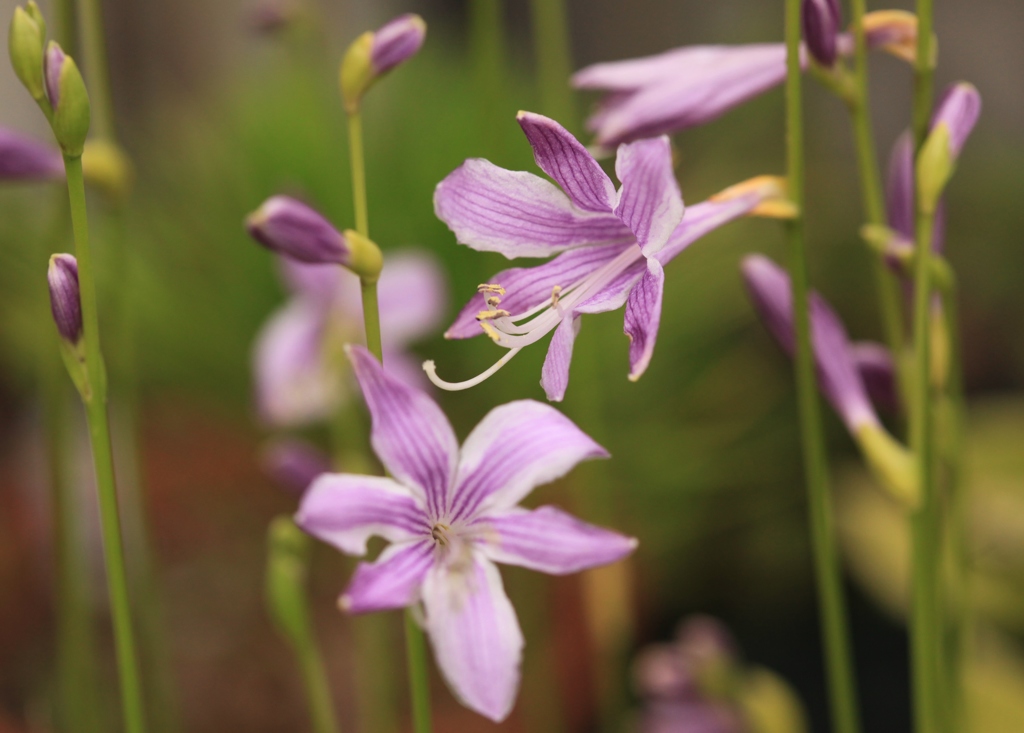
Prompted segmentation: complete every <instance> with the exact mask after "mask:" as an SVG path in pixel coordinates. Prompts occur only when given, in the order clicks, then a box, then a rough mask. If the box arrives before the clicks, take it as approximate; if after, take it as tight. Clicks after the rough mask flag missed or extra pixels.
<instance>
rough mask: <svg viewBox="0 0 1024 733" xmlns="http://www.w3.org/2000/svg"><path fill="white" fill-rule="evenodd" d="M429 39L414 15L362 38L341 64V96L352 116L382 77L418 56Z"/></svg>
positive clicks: (367, 33)
mask: <svg viewBox="0 0 1024 733" xmlns="http://www.w3.org/2000/svg"><path fill="white" fill-rule="evenodd" d="M426 36H427V24H426V23H424V22H423V18H421V17H420V16H418V15H415V14H414V13H406V14H405V15H400V16H398V17H397V18H395V19H394V20H391V21H389V22H387V23H385V24H384V25H382V26H381V27H380V28H378V29H377V30H376V31H367V32H366V33H364V34H363V35H361V36H359V38H357V39H356V40H355V41H353V42H352V45H351V46H349V47H348V51H346V52H345V58H344V59H343V60H342V62H341V96H342V97H343V98H344V100H345V107H346V109H347V110H348V112H349V113H350V114H351V113H353V112H356V111H358V109H359V103H360V102H361V101H362V98H363V95H364V94H366V91H367V90H368V89H369V88H370V87H371V86H373V85H374V83H375V82H376V81H377V79H379V78H380V77H381V76H383V75H384V74H386V73H387V72H389V71H390V70H391V69H393V68H394V67H396V66H398V65H399V64H401V63H402V62H404V61H406V60H408V59H409V58H411V57H412V56H415V55H416V52H417V51H419V50H420V47H421V46H422V45H423V41H424V39H425V38H426Z"/></svg>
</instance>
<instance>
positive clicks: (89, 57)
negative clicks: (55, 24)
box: [76, 0, 115, 140]
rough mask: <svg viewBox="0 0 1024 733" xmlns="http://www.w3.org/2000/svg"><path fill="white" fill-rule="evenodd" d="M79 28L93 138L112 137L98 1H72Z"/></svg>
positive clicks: (112, 116)
mask: <svg viewBox="0 0 1024 733" xmlns="http://www.w3.org/2000/svg"><path fill="white" fill-rule="evenodd" d="M76 2H77V7H78V19H79V21H80V23H81V29H82V41H83V43H82V52H83V54H84V56H85V59H84V60H85V71H86V74H87V75H88V77H87V78H88V79H89V100H90V102H91V104H90V108H91V112H92V130H93V133H94V134H95V135H96V137H99V138H102V139H104V140H113V139H114V137H115V136H114V105H113V101H112V98H111V96H110V74H109V71H108V67H107V46H106V42H105V40H104V37H103V9H102V8H101V7H100V2H99V0H76Z"/></svg>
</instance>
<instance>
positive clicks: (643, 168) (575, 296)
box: [424, 112, 779, 400]
mask: <svg viewBox="0 0 1024 733" xmlns="http://www.w3.org/2000/svg"><path fill="white" fill-rule="evenodd" d="M518 120H519V124H520V126H521V127H522V128H523V131H524V132H525V133H526V137H527V139H528V140H529V142H530V144H531V146H532V147H533V152H534V158H535V160H536V161H537V165H538V166H540V168H541V169H542V170H543V171H544V172H545V173H547V174H548V175H549V176H551V177H552V178H553V179H554V180H555V181H556V182H557V183H558V186H555V185H553V184H552V183H550V182H548V181H546V180H544V179H542V178H540V177H538V176H535V175H533V174H531V173H525V172H516V171H509V170H505V169H503V168H499V167H497V166H495V165H494V164H492V163H490V162H489V161H486V160H482V159H479V158H471V159H469V160H467V161H466V162H465V163H463V164H462V165H461V166H460V167H459V168H457V169H456V170H455V171H453V172H452V173H451V174H449V175H448V177H447V178H445V179H444V180H443V181H441V183H439V184H438V186H437V190H436V191H435V193H434V210H435V212H436V213H437V216H438V218H440V219H441V220H442V221H444V222H445V223H446V224H447V225H448V226H449V228H450V229H451V230H452V231H453V232H454V233H455V236H456V238H457V239H458V241H459V242H461V243H462V244H465V245H468V246H469V247H472V248H473V249H476V250H480V251H489V252H501V253H502V254H504V255H505V256H506V257H508V258H510V259H512V258H517V257H547V256H550V255H555V254H557V255H558V256H557V257H555V258H554V259H553V260H551V261H550V262H547V263H546V264H543V265H540V266H538V267H532V268H515V269H511V270H505V271H503V272H500V273H498V274H497V275H495V276H494V277H493V278H492V279H491V281H490V283H487V284H485V285H482V286H481V287H480V292H479V293H478V294H477V295H476V296H475V297H474V298H473V299H471V300H470V302H469V303H468V304H467V305H466V307H465V308H463V310H462V312H461V313H460V314H459V316H458V318H457V319H456V320H455V323H453V324H452V326H451V327H450V328H449V329H448V331H447V332H446V334H445V337H446V338H470V337H473V336H478V335H480V334H481V333H486V334H487V335H488V336H490V337H491V338H492V339H493V340H494V341H495V342H496V343H497V344H499V345H500V346H503V347H505V348H507V349H509V353H508V354H506V355H505V356H504V357H503V358H502V360H500V361H499V362H498V363H497V364H495V366H494V367H492V368H491V369H489V370H488V371H486V372H484V373H483V374H482V375H480V376H479V377H477V378H475V379H472V380H469V381H467V382H461V383H456V384H453V383H449V382H444V381H443V380H440V379H439V378H438V377H437V376H436V374H434V372H433V363H432V362H428V363H427V364H425V365H424V367H425V368H427V369H428V374H429V375H430V376H431V380H432V381H433V382H434V383H435V384H437V385H438V386H440V387H442V388H445V389H465V388H467V387H470V386H473V385H474V384H477V383H479V382H480V381H482V380H483V379H486V378H487V377H488V376H490V375H491V374H493V373H494V371H496V370H497V369H498V368H500V367H501V366H502V365H503V364H505V363H506V362H507V361H508V360H509V359H510V358H511V357H512V356H513V355H514V354H515V353H518V351H519V350H520V349H522V348H524V347H525V346H528V345H530V344H532V343H535V342H537V341H538V340H540V339H541V338H543V337H544V336H545V335H547V334H548V333H551V332H554V336H553V337H552V340H551V345H550V347H549V349H548V356H547V359H546V361H545V363H544V369H543V372H542V378H541V384H542V385H543V387H544V390H545V392H546V393H547V396H548V399H551V400H561V399H562V397H563V396H564V394H565V389H566V386H567V385H568V380H569V364H570V361H571V359H572V349H573V342H574V340H575V337H576V333H577V331H578V330H579V319H580V316H581V315H583V314H586V313H603V312H605V311H610V310H615V309H617V308H620V307H622V306H623V305H625V306H626V315H625V326H624V330H625V333H626V335H627V336H628V337H629V339H630V350H629V361H630V373H629V377H630V379H632V380H636V379H638V378H639V377H640V376H641V375H642V374H643V372H644V370H645V369H646V368H647V365H648V364H649V362H650V359H651V355H652V354H653V351H654V345H655V340H656V338H657V333H658V324H659V321H660V317H661V300H662V289H663V285H664V269H663V266H664V265H665V264H666V263H668V262H669V261H670V260H671V259H673V258H674V257H675V256H676V255H678V254H679V253H681V252H682V251H683V250H684V249H686V248H687V247H688V246H689V245H690V244H691V243H693V242H694V241H695V240H696V239H698V238H700V237H701V236H703V235H704V234H706V233H708V232H709V231H711V230H713V229H715V228H717V227H719V226H721V225H722V224H725V223H726V222H728V221H731V220H732V219H735V218H737V217H739V216H742V215H744V214H746V213H749V212H751V211H752V210H753V209H755V208H756V207H757V206H758V205H759V204H761V203H762V202H763V201H765V199H766V198H768V197H771V196H776V197H777V196H778V195H779V189H778V185H777V184H775V183H771V182H770V180H769V179H765V184H764V185H756V186H751V187H749V188H745V189H743V190H738V191H736V192H734V193H733V194H730V195H729V196H725V197H723V198H722V199H720V200H711V201H707V202H704V203H702V204H698V205H697V206H694V207H691V208H690V209H689V210H687V211H686V213H685V216H684V207H683V201H682V198H681V196H680V194H679V187H678V184H677V183H676V179H675V175H674V173H673V171H672V154H671V149H670V146H669V142H668V139H667V138H665V137H661V138H655V139H650V140H642V141H638V142H635V143H630V144H626V145H623V146H621V147H620V148H619V151H618V157H617V159H616V162H615V172H616V175H617V176H618V178H619V181H620V182H621V187H620V188H619V190H618V191H616V189H615V186H614V184H613V183H612V181H611V179H609V178H608V176H607V175H606V174H605V173H604V171H603V170H602V169H601V166H600V165H598V163H597V161H596V160H594V158H593V157H592V156H591V155H590V153H588V152H587V151H586V149H585V148H584V147H583V145H581V144H580V143H579V141H578V140H576V138H575V137H573V136H572V135H571V134H570V133H569V132H568V131H566V130H565V129H564V128H563V127H562V126H561V125H559V124H558V123H557V122H555V121H554V120H551V119H548V118H547V117H542V116H541V115H537V114H532V113H528V112H520V113H519V116H518ZM771 180H774V179H771ZM559 186H560V187H561V190H559Z"/></svg>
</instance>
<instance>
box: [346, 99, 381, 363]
mask: <svg viewBox="0 0 1024 733" xmlns="http://www.w3.org/2000/svg"><path fill="white" fill-rule="evenodd" d="M348 154H349V167H350V168H351V169H352V204H353V206H354V208H355V218H356V231H357V232H359V233H360V234H362V235H363V236H364V237H369V236H370V218H369V214H368V213H367V208H366V163H365V161H364V157H363V115H362V113H361V112H360V111H359V110H356V111H355V112H352V113H350V114H349V116H348ZM371 351H372V349H371ZM377 358H380V355H379V354H378V355H377Z"/></svg>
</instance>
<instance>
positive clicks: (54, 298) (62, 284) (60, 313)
mask: <svg viewBox="0 0 1024 733" xmlns="http://www.w3.org/2000/svg"><path fill="white" fill-rule="evenodd" d="M46 279H47V281H48V282H49V285H50V310H51V311H52V313H53V322H54V323H56V324H57V332H58V333H60V337H61V338H62V339H64V340H65V341H67V342H68V343H71V344H77V343H78V342H79V340H81V338H82V299H81V295H80V292H79V289H78V261H77V260H76V259H75V258H74V257H72V256H71V255H68V254H58V255H53V256H52V257H50V267H49V269H48V270H47V272H46Z"/></svg>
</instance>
